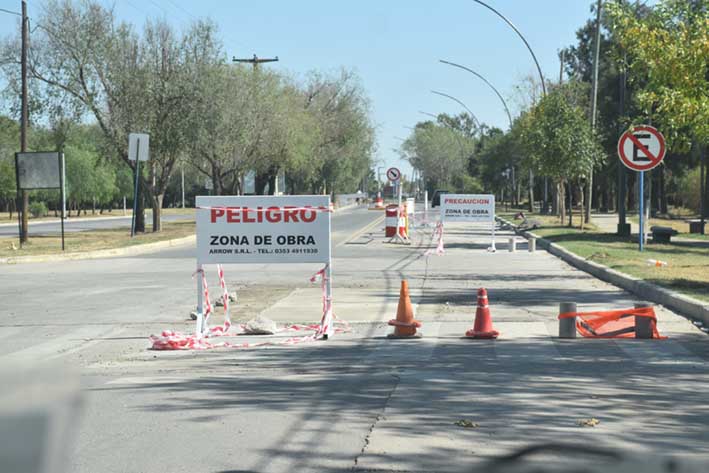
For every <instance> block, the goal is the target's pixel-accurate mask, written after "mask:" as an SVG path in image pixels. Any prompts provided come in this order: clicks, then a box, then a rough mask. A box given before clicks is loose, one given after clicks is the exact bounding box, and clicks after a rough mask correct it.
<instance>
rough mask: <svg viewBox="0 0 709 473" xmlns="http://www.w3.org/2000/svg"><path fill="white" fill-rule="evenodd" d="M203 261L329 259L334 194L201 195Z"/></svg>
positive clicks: (199, 240) (199, 230)
mask: <svg viewBox="0 0 709 473" xmlns="http://www.w3.org/2000/svg"><path fill="white" fill-rule="evenodd" d="M196 204H197V263H200V264H205V263H224V264H233V263H329V261H330V251H331V247H330V216H331V212H330V197H329V196H326V195H325V196H323V195H298V196H214V197H208V196H200V197H197V202H196Z"/></svg>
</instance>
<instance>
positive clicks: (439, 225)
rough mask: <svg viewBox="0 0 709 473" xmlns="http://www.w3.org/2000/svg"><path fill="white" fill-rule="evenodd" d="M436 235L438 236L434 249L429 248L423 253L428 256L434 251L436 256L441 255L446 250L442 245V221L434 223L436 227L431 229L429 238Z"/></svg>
mask: <svg viewBox="0 0 709 473" xmlns="http://www.w3.org/2000/svg"><path fill="white" fill-rule="evenodd" d="M436 237H438V244H437V245H436V249H435V250H433V249H431V250H428V251H426V253H425V254H426V256H430V255H432V254H434V253H435V254H436V255H438V256H441V255H443V254H444V253H445V252H446V250H445V248H444V247H443V222H438V223H437V224H436V229H435V230H434V231H433V234H432V235H431V240H433V239H434V238H436Z"/></svg>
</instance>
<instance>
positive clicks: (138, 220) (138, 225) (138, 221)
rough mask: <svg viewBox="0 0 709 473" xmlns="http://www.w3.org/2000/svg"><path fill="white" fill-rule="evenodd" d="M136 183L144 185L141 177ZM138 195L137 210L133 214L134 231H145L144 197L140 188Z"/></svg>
mask: <svg viewBox="0 0 709 473" xmlns="http://www.w3.org/2000/svg"><path fill="white" fill-rule="evenodd" d="M138 185H140V186H141V187H145V186H143V180H142V179H141V180H140V181H139V184H138ZM140 195H141V197H140V198H139V199H138V211H137V212H136V215H135V232H136V233H145V197H144V194H143V192H142V189H141V193H140Z"/></svg>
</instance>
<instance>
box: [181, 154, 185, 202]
mask: <svg viewBox="0 0 709 473" xmlns="http://www.w3.org/2000/svg"><path fill="white" fill-rule="evenodd" d="M180 178H181V179H180V182H181V184H180V187H181V188H182V208H183V209H184V208H185V163H184V162H183V163H182V166H180Z"/></svg>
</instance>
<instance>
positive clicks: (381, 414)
mask: <svg viewBox="0 0 709 473" xmlns="http://www.w3.org/2000/svg"><path fill="white" fill-rule="evenodd" d="M391 376H392V377H393V378H394V379H395V380H396V382H395V383H394V386H392V388H391V391H390V392H389V395H388V396H387V398H386V399H385V400H384V406H383V407H382V410H381V411H380V412H379V413H378V414H377V416H376V417H375V418H374V421H373V422H372V424H371V425H370V426H369V430H367V435H365V436H364V445H362V450H360V452H359V454H358V455H357V456H356V457H355V458H354V465H352V468H351V469H350V470H351V471H362V470H358V469H357V465H358V464H359V459H360V458H361V457H362V456H363V455H364V454H365V453H366V451H367V447H369V439H370V437H371V436H372V433H373V432H374V428H375V427H376V426H377V423H379V421H380V420H381V419H382V418H383V417H384V413H385V412H386V409H387V407H389V401H391V398H392V396H394V393H395V392H396V389H397V388H398V387H399V384H400V383H401V376H400V375H398V374H392V375H391Z"/></svg>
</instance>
